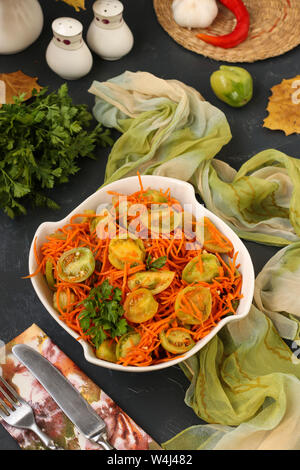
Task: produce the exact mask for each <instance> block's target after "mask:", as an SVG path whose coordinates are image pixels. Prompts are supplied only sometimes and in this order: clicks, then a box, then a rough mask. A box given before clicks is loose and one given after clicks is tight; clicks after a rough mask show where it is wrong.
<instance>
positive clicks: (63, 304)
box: [53, 290, 76, 312]
mask: <svg viewBox="0 0 300 470" xmlns="http://www.w3.org/2000/svg"><path fill="white" fill-rule="evenodd" d="M75 301H76V297H75V295H74V293H73V292H70V295H69V296H68V294H67V292H66V291H65V290H61V291H60V293H59V294H58V303H59V307H60V309H59V308H58V304H57V292H54V294H53V307H54V308H55V310H57V311H58V312H59V311H60V310H62V311H63V312H65V311H66V310H67V306H68V305H69V304H73V303H74V302H75Z"/></svg>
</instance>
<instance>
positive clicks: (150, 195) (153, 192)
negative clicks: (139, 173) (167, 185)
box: [143, 188, 168, 203]
mask: <svg viewBox="0 0 300 470" xmlns="http://www.w3.org/2000/svg"><path fill="white" fill-rule="evenodd" d="M143 197H146V198H147V199H149V200H150V201H153V202H161V203H163V202H168V199H167V198H166V196H164V195H163V194H162V193H161V192H160V191H157V189H151V188H149V189H147V191H146V192H144V193H143Z"/></svg>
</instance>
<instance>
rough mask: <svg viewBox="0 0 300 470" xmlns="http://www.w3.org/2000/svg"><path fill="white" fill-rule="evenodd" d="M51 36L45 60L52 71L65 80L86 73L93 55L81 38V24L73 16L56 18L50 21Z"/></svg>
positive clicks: (91, 62)
mask: <svg viewBox="0 0 300 470" xmlns="http://www.w3.org/2000/svg"><path fill="white" fill-rule="evenodd" d="M52 30H53V38H52V40H51V42H50V44H49V46H48V49H47V52H46V60H47V63H48V65H49V67H50V68H51V69H52V70H53V72H55V73H57V75H59V76H60V77H62V78H64V79H65V80H77V79H79V78H81V77H84V76H85V75H87V74H88V73H89V72H90V70H91V68H92V66H93V56H92V54H91V51H90V50H89V48H88V47H87V45H86V43H85V42H84V40H83V38H82V30H83V27H82V24H81V23H80V21H78V20H76V19H74V18H57V19H56V20H54V21H53V23H52Z"/></svg>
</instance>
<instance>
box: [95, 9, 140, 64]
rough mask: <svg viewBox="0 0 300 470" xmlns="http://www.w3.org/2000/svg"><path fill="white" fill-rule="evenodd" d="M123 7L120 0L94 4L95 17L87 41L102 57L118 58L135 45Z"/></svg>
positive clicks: (107, 58) (108, 58)
mask: <svg viewBox="0 0 300 470" xmlns="http://www.w3.org/2000/svg"><path fill="white" fill-rule="evenodd" d="M123 9H124V7H123V4H122V3H121V2H119V1H118V0H98V1H96V2H95V3H94V4H93V10H94V15H95V17H94V20H93V21H92V23H91V25H90V27H89V30H88V33H87V43H88V45H89V47H90V48H91V49H92V50H93V51H94V52H95V53H96V54H98V55H99V56H100V57H102V59H106V60H118V59H120V58H121V57H123V56H124V55H126V54H128V52H130V50H131V49H132V47H133V42H134V41H133V35H132V32H131V31H130V29H129V27H128V26H127V24H126V23H125V21H124V19H123Z"/></svg>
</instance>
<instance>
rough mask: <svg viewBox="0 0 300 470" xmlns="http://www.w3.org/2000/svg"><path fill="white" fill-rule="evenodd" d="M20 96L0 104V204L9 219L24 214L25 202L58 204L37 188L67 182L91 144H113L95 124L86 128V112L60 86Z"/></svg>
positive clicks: (90, 154)
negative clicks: (28, 97) (27, 100)
mask: <svg viewBox="0 0 300 470" xmlns="http://www.w3.org/2000/svg"><path fill="white" fill-rule="evenodd" d="M23 98H24V96H23V97H22V96H20V97H19V98H16V99H15V103H14V104H6V105H3V106H2V107H1V108H0V207H1V209H3V210H4V212H6V214H7V215H8V216H9V217H11V218H13V217H14V216H15V215H17V214H20V213H23V214H25V213H26V208H25V206H24V202H26V200H31V202H32V203H33V205H34V206H42V205H46V206H48V207H50V208H53V209H56V208H58V207H59V206H58V205H57V204H56V203H55V202H54V201H53V200H52V199H50V198H49V197H47V196H46V195H45V194H44V192H43V189H46V188H53V187H54V186H55V185H56V184H59V183H65V182H67V181H68V178H69V176H70V175H74V174H75V173H77V171H78V170H79V169H80V168H79V166H78V163H77V161H78V159H79V158H80V157H93V151H94V149H95V147H96V145H102V146H107V145H112V143H113V142H112V140H111V138H110V137H109V131H108V130H105V131H104V130H103V128H102V127H101V125H100V124H99V125H97V126H96V127H95V128H94V129H93V130H90V124H91V120H92V115H91V113H90V112H89V111H88V110H87V106H86V105H75V104H73V102H72V99H71V97H70V96H69V94H68V87H67V85H66V84H64V85H62V86H61V88H60V89H59V90H58V91H57V92H53V93H48V91H47V88H44V89H42V90H41V91H40V92H39V93H36V92H34V97H33V99H32V101H31V103H30V104H26V103H25V102H24V101H23Z"/></svg>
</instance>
